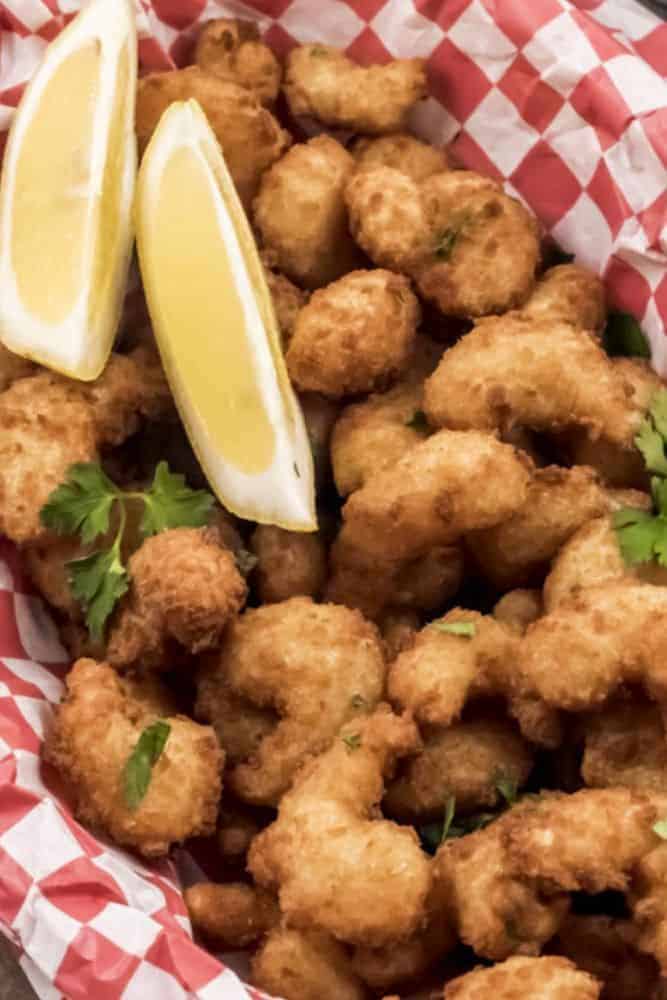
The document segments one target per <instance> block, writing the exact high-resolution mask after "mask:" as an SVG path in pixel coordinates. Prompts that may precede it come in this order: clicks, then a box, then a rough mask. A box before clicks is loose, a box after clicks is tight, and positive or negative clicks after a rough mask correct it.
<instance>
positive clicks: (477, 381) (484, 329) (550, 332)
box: [424, 315, 641, 448]
mask: <svg viewBox="0 0 667 1000" xmlns="http://www.w3.org/2000/svg"><path fill="white" fill-rule="evenodd" d="M424 410H425V411H426V415H427V417H428V419H429V422H430V423H431V424H432V425H433V426H434V427H452V428H456V429H460V430H464V429H472V428H474V429H476V430H487V431H491V430H499V429H504V428H506V427H507V428H510V427H512V426H513V425H514V424H521V425H525V426H527V427H531V428H532V429H534V430H539V431H554V430H559V429H563V428H565V427H569V426H572V425H578V426H580V427H585V428H586V429H587V430H588V433H589V434H590V436H591V437H592V438H599V437H603V438H605V439H606V440H609V441H611V442H613V443H614V444H617V445H621V446H623V447H627V448H630V447H631V445H632V441H633V438H634V436H635V434H636V432H637V430H638V427H639V423H640V420H641V417H640V415H639V413H638V412H637V409H636V407H635V406H633V404H632V398H631V390H630V389H629V386H628V384H627V382H626V380H625V379H624V378H623V376H622V374H621V372H619V370H618V369H617V368H616V367H615V365H614V364H613V363H612V362H611V361H610V359H609V358H608V357H607V355H606V354H605V353H604V351H603V350H602V348H601V347H600V346H599V345H598V344H597V343H596V341H595V340H594V339H593V338H592V337H591V335H590V334H589V333H587V332H586V331H585V330H577V329H575V328H574V327H572V326H570V325H569V324H567V323H559V322H556V321H554V320H540V321H538V320H532V319H524V318H523V317H522V316H520V315H512V316H498V317H493V318H490V319H486V320H484V322H483V323H479V325H478V326H477V327H476V328H475V329H474V330H472V331H471V332H470V333H468V334H466V335H465V336H464V337H463V338H462V339H461V340H460V341H459V342H458V343H457V344H455V345H454V347H450V349H449V350H448V351H445V354H444V355H443V357H442V360H441V362H440V364H439V365H438V367H437V368H436V370H435V372H434V373H433V375H431V377H430V378H429V379H427V381H426V385H425V387H424Z"/></svg>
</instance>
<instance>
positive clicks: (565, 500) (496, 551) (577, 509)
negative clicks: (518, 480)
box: [466, 465, 610, 590]
mask: <svg viewBox="0 0 667 1000" xmlns="http://www.w3.org/2000/svg"><path fill="white" fill-rule="evenodd" d="M609 509H610V500H609V497H608V496H607V493H606V491H605V489H604V488H603V486H602V483H601V482H600V480H599V479H598V477H597V474H596V473H595V472H593V470H592V469H587V468H585V467H579V466H575V467H574V468H572V469H563V468H561V467H560V466H557V465H549V466H547V467H546V468H544V469H537V470H536V472H535V475H534V476H533V479H532V482H531V484H530V486H529V488H528V496H527V498H526V502H525V503H524V505H523V506H522V507H521V508H520V509H519V510H517V511H516V513H515V514H513V515H512V516H511V517H509V518H508V519H507V520H506V521H503V522H502V523H501V524H498V525H496V526H494V527H493V528H485V529H484V530H482V531H475V532H473V533H472V534H470V535H468V536H467V538H466V545H467V547H468V549H469V551H470V552H471V553H472V555H473V558H474V560H475V562H476V563H477V565H478V566H479V568H480V569H481V571H482V573H483V575H484V576H485V577H486V579H487V580H490V581H491V583H492V584H493V585H494V587H496V588H497V589H498V590H509V589H510V588H513V587H522V586H530V585H531V584H537V583H540V582H541V581H542V580H543V579H544V576H545V573H546V571H547V569H548V566H549V562H550V560H551V559H552V558H553V556H554V555H555V554H556V553H557V552H558V550H559V549H560V547H561V546H562V545H563V544H564V543H565V542H567V540H568V539H569V538H571V537H572V535H573V534H574V533H575V531H576V530H577V529H578V528H580V527H581V526H582V525H583V524H585V523H586V522H587V521H590V520H591V518H593V517H598V516H599V515H600V514H604V513H606V512H607V511H608V510H609Z"/></svg>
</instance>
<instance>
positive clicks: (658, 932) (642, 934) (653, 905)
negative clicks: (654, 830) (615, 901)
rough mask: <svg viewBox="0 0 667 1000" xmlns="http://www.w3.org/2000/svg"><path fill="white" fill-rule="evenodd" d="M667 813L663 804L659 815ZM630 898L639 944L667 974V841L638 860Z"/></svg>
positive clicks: (665, 974)
mask: <svg viewBox="0 0 667 1000" xmlns="http://www.w3.org/2000/svg"><path fill="white" fill-rule="evenodd" d="M666 813H667V809H665V808H664V805H663V808H662V810H661V812H660V816H659V818H660V819H661V820H664V819H665V815H666ZM630 902H631V905H632V915H633V918H634V922H635V924H636V926H637V927H638V929H639V940H638V945H639V947H640V948H641V950H642V951H645V952H648V954H649V955H653V956H654V958H655V959H656V961H657V962H658V965H659V966H660V972H661V975H662V976H667V844H665V843H662V844H659V845H658V846H657V847H655V848H654V849H653V850H652V851H650V853H648V854H647V855H646V856H645V857H644V858H642V859H641V861H640V862H639V864H638V866H637V869H636V870H635V873H634V879H633V884H632V891H631V894H630Z"/></svg>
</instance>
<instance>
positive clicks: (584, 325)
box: [521, 264, 607, 331]
mask: <svg viewBox="0 0 667 1000" xmlns="http://www.w3.org/2000/svg"><path fill="white" fill-rule="evenodd" d="M521 312H522V313H523V315H524V316H529V317H530V318H531V319H534V320H556V321H557V322H559V323H570V324H571V325H572V326H575V327H578V328H579V329H581V330H594V331H600V330H602V327H603V326H604V324H605V321H606V319H607V302H606V296H605V290H604V284H603V282H602V279H601V278H599V277H598V275H597V274H595V272H594V271H589V270H588V268H586V267H580V265H579V264H559V265H558V266H557V267H550V268H549V270H548V271H545V272H544V274H543V275H542V277H541V278H540V280H539V281H538V282H537V284H536V285H535V288H534V289H533V291H532V293H531V295H530V298H529V299H528V301H527V302H526V303H525V305H524V306H523V307H522V309H521Z"/></svg>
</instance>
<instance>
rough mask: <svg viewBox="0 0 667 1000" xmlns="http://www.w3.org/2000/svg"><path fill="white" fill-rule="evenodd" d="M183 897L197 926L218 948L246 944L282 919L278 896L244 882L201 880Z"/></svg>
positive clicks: (191, 918)
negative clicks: (221, 882) (222, 882)
mask: <svg viewBox="0 0 667 1000" xmlns="http://www.w3.org/2000/svg"><path fill="white" fill-rule="evenodd" d="M183 898H184V900H185V905H186V906H187V908H188V915H189V917H190V920H191V921H192V926H193V927H194V929H195V930H196V931H198V932H199V933H200V934H202V935H203V936H204V937H205V938H206V939H207V940H208V941H210V942H211V944H214V945H215V946H216V947H218V948H247V947H248V945H250V944H253V943H254V942H255V941H257V940H259V938H261V937H263V935H264V934H266V932H267V931H270V930H271V929H272V928H273V927H275V926H276V925H277V924H278V922H279V920H280V911H279V910H278V902H277V900H276V898H275V896H273V895H272V894H271V893H269V892H265V891H264V890H263V889H257V888H256V887H255V886H251V885H246V884H244V883H243V882H228V883H226V884H218V883H216V882H198V883H197V884H196V885H191V886H190V888H189V889H186V890H185V892H184V893H183Z"/></svg>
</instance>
